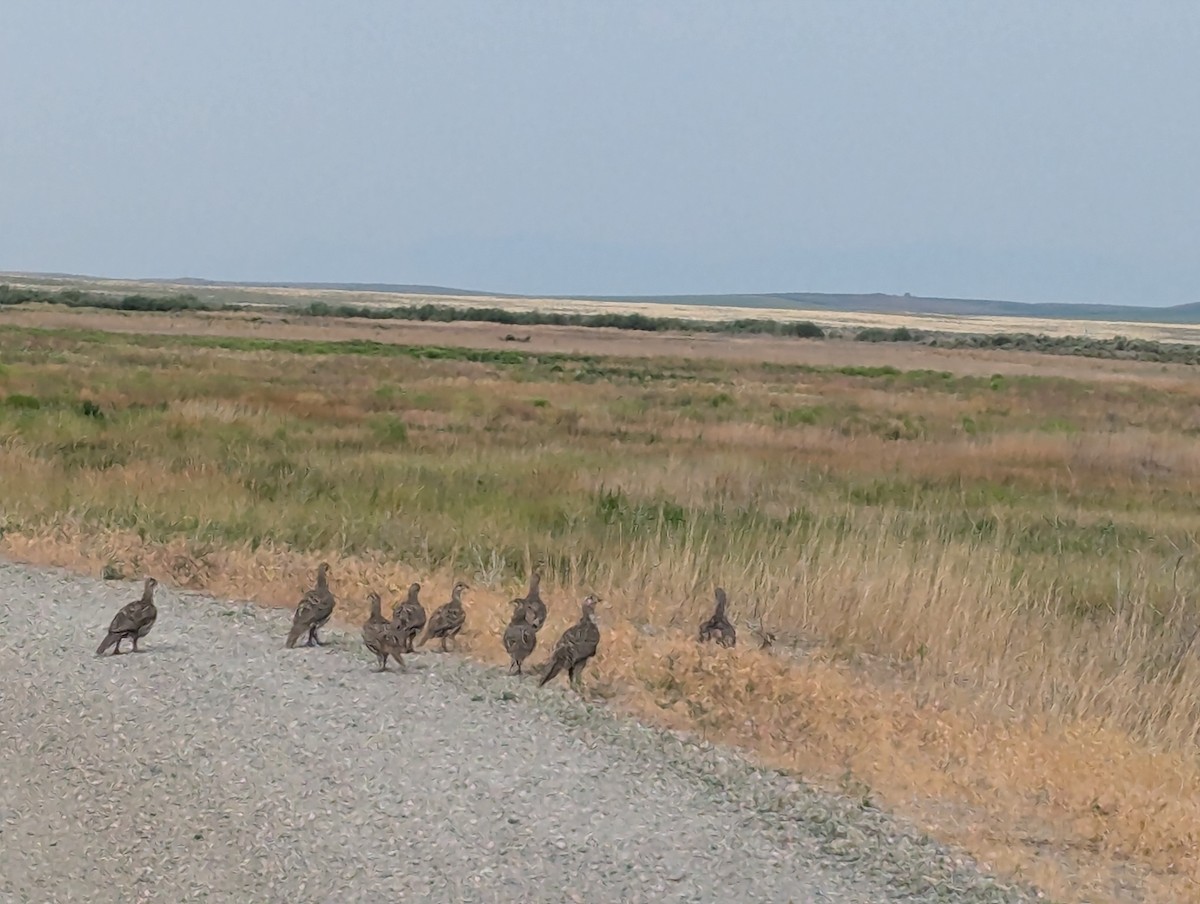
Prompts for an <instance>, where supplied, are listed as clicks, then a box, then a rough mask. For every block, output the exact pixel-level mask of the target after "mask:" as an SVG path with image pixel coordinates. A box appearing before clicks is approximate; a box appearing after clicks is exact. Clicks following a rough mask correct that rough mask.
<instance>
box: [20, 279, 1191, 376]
mask: <svg viewBox="0 0 1200 904" xmlns="http://www.w3.org/2000/svg"><path fill="white" fill-rule="evenodd" d="M20 304H61V305H67V306H69V307H75V308H100V309H108V310H121V311H157V312H169V311H211V312H222V311H225V312H233V311H246V310H251V309H260V310H261V309H263V308H264V307H266V308H269V309H273V310H289V311H290V310H294V309H295V305H294V304H287V303H282V304H280V303H276V304H271V305H263V304H262V303H256V304H254V305H247V304H242V303H237V302H227V301H205V300H201V299H199V298H197V297H196V296H195V295H193V294H189V293H182V294H170V295H146V294H143V293H136V294H131V295H118V294H110V293H104V292H96V291H83V290H80V289H57V290H55V289H44V288H22V287H12V286H7V285H0V308H2V307H3V306H5V305H20ZM299 311H300V313H301V314H302V315H304V316H306V317H312V318H325V317H336V318H348V319H365V320H378V321H388V320H401V321H414V322H429V323H462V322H474V323H499V324H505V325H511V326H537V325H542V326H578V327H594V328H602V327H607V328H610V329H622V330H635V331H639V332H651V333H653V332H668V331H677V332H690V333H712V334H724V335H739V334H741V335H764V336H780V337H792V338H798V339H824V338H847V339H856V340H859V341H862V342H876V343H878V342H900V343H914V344H920V345H927V346H930V347H933V348H952V349H1006V350H1011V351H1029V352H1041V353H1045V354H1053V355H1072V356H1078V357H1086V358H1107V359H1113V360H1130V361H1151V362H1157V363H1164V364H1200V345H1197V344H1195V343H1187V342H1161V341H1157V340H1154V339H1139V338H1133V337H1127V336H1116V337H1090V336H1048V335H1041V334H1035V333H968V332H948V331H944V330H941V331H939V330H929V329H913V328H910V327H908V326H899V327H875V326H868V327H858V328H852V327H840V328H835V329H827V328H824V327H821V326H819V325H818V324H816V323H813V322H811V321H808V320H771V319H767V318H738V319H733V320H712V319H696V318H687V317H661V316H653V315H650V314H642V313H578V314H577V313H564V312H561V311H552V310H535V311H529V310H512V309H507V308H501V307H486V306H464V305H461V304H432V303H423V304H416V305H407V304H395V305H376V306H365V305H355V304H332V303H330V302H327V301H312V302H309V303H307V304H305V305H303V306H302V307H300V308H299ZM506 339H507V341H511V342H521V343H523V342H527V341H529V337H527V336H524V337H518V336H514V335H511V334H509V336H507V337H506Z"/></svg>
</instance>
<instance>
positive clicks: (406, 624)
mask: <svg viewBox="0 0 1200 904" xmlns="http://www.w3.org/2000/svg"><path fill="white" fill-rule="evenodd" d="M420 593H421V585H420V584H419V583H417V582H416V581H413V582H412V583H411V584H409V585H408V598H407V599H405V600H404V602H402V603H400V605H398V606H396V607H395V608H394V609H392V626H393V627H394V628H395V629H396V632H397V633H398V634H399V635H400V638H401V640H403V642H404V652H405V653H411V652H412V651H413V640H415V639H416V636H417V635H418V634H420V633H421V629H422V628H424V627H425V607H424V606H422V605H421V601H420V599H418V597H419V595H420Z"/></svg>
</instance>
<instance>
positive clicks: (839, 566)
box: [0, 328, 1200, 900]
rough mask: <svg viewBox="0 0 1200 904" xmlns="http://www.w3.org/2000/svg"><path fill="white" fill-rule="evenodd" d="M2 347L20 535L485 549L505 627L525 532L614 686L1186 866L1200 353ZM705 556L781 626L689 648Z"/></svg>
mask: <svg viewBox="0 0 1200 904" xmlns="http://www.w3.org/2000/svg"><path fill="white" fill-rule="evenodd" d="M0 354H2V356H3V360H4V362H5V367H4V370H3V371H0V399H2V400H3V404H0V465H2V466H0V523H2V524H3V525H4V534H3V543H4V544H5V548H6V549H7V550H8V551H9V552H10V553H13V554H18V555H22V556H27V557H30V558H35V559H38V560H40V561H59V562H61V563H63V564H74V565H80V564H84V565H87V566H88V567H91V568H93V569H94V570H95V573H97V574H99V573H101V571H102V570H103V572H104V573H105V574H106V575H108V574H111V575H118V574H127V575H129V574H140V573H143V572H144V571H146V570H147V569H149V568H153V569H154V570H155V572H156V573H158V574H160V575H161V576H162V577H163V579H164V581H165V582H167V583H176V584H182V585H186V586H192V587H205V588H208V589H211V590H213V591H215V592H222V591H224V592H231V593H235V594H237V595H239V596H242V597H245V596H251V597H255V598H259V599H263V600H265V601H268V602H279V603H286V602H294V598H295V591H296V589H297V587H298V586H299V585H298V584H297V583H296V582H295V581H294V580H293V578H292V576H293V575H295V576H300V575H303V574H304V570H305V566H304V564H303V563H304V562H305V561H311V559H312V558H314V557H316V556H321V557H327V558H329V559H331V560H333V561H335V562H337V563H338V565H337V567H336V569H335V571H336V573H337V574H339V575H348V576H350V577H349V578H346V580H352V581H353V582H354V585H353V586H354V587H355V588H361V587H362V586H365V585H366V584H367V583H368V582H369V583H370V584H371V585H372V586H377V587H381V588H382V587H384V586H388V585H389V584H391V585H395V586H397V587H402V586H404V585H405V584H406V583H407V581H408V580H411V579H412V578H413V577H415V576H418V575H419V576H420V577H421V579H423V580H424V579H425V578H426V577H427V576H437V579H438V580H441V581H443V582H445V583H446V587H447V588H448V587H449V582H450V581H451V579H452V577H453V576H454V575H458V574H470V575H477V576H479V577H478V578H477V580H479V581H481V582H483V584H482V585H481V587H480V588H479V593H478V594H476V596H475V597H473V605H475V606H476V607H478V608H477V609H475V610H474V612H475V614H474V615H473V616H472V619H473V622H472V623H473V625H475V627H474V628H473V632H474V633H473V634H472V635H469V636H467V637H466V646H468V647H469V648H470V649H471V650H472V651H473V653H474V654H475V655H479V656H481V657H482V658H484V659H485V660H488V661H494V662H498V663H503V664H506V663H507V662H508V659H507V658H506V656H505V654H504V651H503V649H502V647H501V646H500V640H499V631H498V628H499V626H500V625H501V624H503V620H504V619H505V618H506V617H507V614H508V612H507V609H506V607H505V602H506V601H507V599H509V598H511V596H512V593H511V592H509V591H515V590H517V589H518V585H520V584H522V583H523V581H524V579H525V577H526V575H527V573H528V570H529V568H530V566H531V564H532V563H533V562H535V561H538V562H541V563H543V566H544V572H545V574H546V575H547V598H549V599H551V600H552V611H551V619H552V620H554V619H558V622H557V623H556V624H555V625H553V626H552V629H551V630H552V632H553V631H557V630H559V629H560V628H561V627H562V626H563V625H565V624H566V623H568V622H569V621H571V620H573V619H574V617H575V614H576V609H575V606H574V605H573V604H572V603H573V602H576V601H577V600H578V598H580V597H581V596H582V592H583V591H585V589H586V590H596V591H598V592H599V593H601V595H602V596H604V597H605V598H606V599H607V600H610V601H611V602H610V603H609V606H608V609H607V613H606V615H605V618H606V619H608V622H607V624H606V634H605V646H604V648H603V651H602V655H601V656H600V657H598V658H597V659H596V661H595V663H594V664H593V666H594V670H595V674H594V677H593V680H594V681H595V682H596V684H595V687H596V690H597V692H598V693H601V694H603V695H605V696H608V697H612V698H614V699H615V700H616V701H618V702H619V703H620V704H621V705H623V706H625V707H627V708H629V709H631V710H633V711H635V712H638V713H640V714H642V715H644V716H646V717H649V718H655V719H658V720H660V721H664V722H667V723H668V724H672V725H676V726H679V727H686V728H689V729H692V730H699V731H703V732H704V733H705V734H706V735H708V736H711V737H714V738H717V739H722V740H725V741H729V742H732V743H737V744H741V745H744V746H746V747H749V748H751V749H753V750H755V751H757V752H758V753H759V755H761V756H763V757H764V758H766V759H767V760H768V761H770V762H772V763H775V764H777V765H780V766H782V767H784V768H789V769H794V770H798V771H800V772H802V773H803V774H805V775H807V776H810V777H814V778H815V777H823V778H824V779H825V780H826V781H827V782H829V783H831V784H835V785H836V784H838V783H839V782H843V783H844V782H847V781H848V782H851V783H852V784H854V787H856V788H858V787H861V788H867V789H868V790H869V793H870V796H871V797H872V799H875V800H878V801H881V802H883V803H885V804H887V805H888V806H892V807H896V808H898V809H900V810H901V811H902V812H906V813H908V814H909V815H910V816H912V817H913V818H916V819H918V820H921V821H922V822H923V823H924V824H925V825H927V826H928V828H929V829H930V830H931V831H933V832H935V833H936V834H940V835H942V836H944V837H947V838H950V839H951V840H955V841H958V842H960V843H963V844H966V845H967V846H968V847H969V848H971V850H973V851H974V852H975V853H976V855H977V856H980V857H981V858H984V859H986V860H988V861H989V862H991V863H993V864H996V865H999V866H1000V867H1002V868H1009V869H1019V870H1021V871H1022V873H1023V875H1026V876H1027V877H1032V878H1035V879H1037V880H1039V881H1042V882H1044V883H1046V884H1047V885H1048V886H1049V887H1051V888H1059V889H1065V890H1069V891H1071V892H1072V893H1075V892H1078V895H1077V897H1078V898H1079V899H1083V897H1082V896H1083V895H1084V893H1085V892H1086V894H1087V895H1092V897H1089V898H1087V900H1098V899H1101V898H1102V893H1103V891H1104V889H1105V888H1106V887H1108V886H1105V885H1104V884H1103V883H1104V881H1105V877H1106V876H1108V875H1109V874H1108V873H1106V872H1104V869H1105V865H1106V864H1109V863H1111V862H1116V861H1120V862H1122V864H1123V866H1122V867H1121V868H1122V870H1125V871H1127V872H1128V871H1129V870H1134V871H1137V874H1138V875H1139V876H1141V877H1142V878H1143V879H1145V881H1146V882H1147V883H1160V884H1161V886H1162V888H1164V889H1167V890H1171V889H1178V888H1190V887H1191V886H1190V885H1186V884H1174V883H1176V882H1177V881H1178V882H1179V883H1186V882H1190V881H1194V880H1196V879H1197V878H1200V855H1197V853H1196V849H1195V844H1194V839H1195V838H1196V837H1200V800H1198V799H1197V797H1196V795H1195V794H1194V793H1193V792H1191V791H1190V790H1189V791H1187V792H1186V793H1183V794H1181V793H1180V790H1179V789H1181V788H1182V789H1192V788H1195V787H1196V785H1197V782H1198V781H1200V766H1197V760H1196V752H1197V744H1198V743H1200V660H1197V657H1196V653H1195V650H1194V647H1193V644H1194V640H1195V636H1196V635H1195V625H1196V624H1197V623H1198V622H1200V606H1198V605H1197V603H1196V601H1195V600H1194V599H1193V598H1192V595H1191V592H1190V591H1191V588H1192V587H1194V586H1195V585H1196V583H1197V579H1200V557H1198V556H1197V555H1196V550H1195V546H1194V542H1195V537H1196V536H1197V534H1198V533H1200V515H1198V514H1197V506H1196V504H1195V503H1196V500H1195V490H1196V487H1197V481H1200V462H1198V460H1197V458H1196V456H1195V454H1194V448H1193V447H1194V442H1195V440H1194V437H1195V435H1196V433H1197V431H1198V430H1200V427H1198V426H1197V423H1196V411H1197V410H1200V385H1198V384H1196V383H1195V382H1194V381H1174V382H1171V383H1155V382H1152V381H1143V380H1139V379H1137V378H1136V377H1132V376H1126V377H1122V378H1121V379H1105V380H1095V381H1092V380H1087V379H1067V378H1063V377H1059V376H1054V377H1047V376H1041V375H1036V374H1034V375H1022V376H1002V375H995V376H991V375H958V374H954V373H950V372H948V371H944V370H940V369H932V368H929V369H913V370H904V369H900V368H897V367H893V366H884V365H880V366H861V365H831V366H796V365H781V364H735V363H729V362H718V361H707V360H679V359H672V360H656V359H632V358H630V359H620V358H604V357H600V356H594V355H566V354H537V353H533V352H527V351H525V350H522V351H520V352H517V351H512V350H503V351H492V350H486V349H450V348H435V347H420V348H411V347H405V346H398V345H389V344H383V343H368V342H361V341H353V342H332V341H326V342H306V341H299V340H286V341H284V340H270V339H250V338H228V337H212V336H171V337H167V336H138V335H129V336H125V335H116V334H108V333H103V332H88V331H57V332H56V331H50V330H31V329H15V328H4V329H0ZM963 354H967V353H966V352H964V353H963ZM1081 373H1083V371H1081ZM489 582H490V585H491V586H490V590H489V586H488V583H489ZM718 583H720V584H723V585H724V586H725V587H726V588H727V589H728V590H729V592H730V603H731V607H730V611H731V615H733V617H734V619H735V621H736V620H741V622H742V623H743V624H744V623H745V622H746V621H747V620H755V621H761V622H762V623H763V625H764V626H765V628H767V629H769V630H770V631H771V632H772V633H774V634H775V636H776V638H777V639H776V644H775V647H774V649H775V650H777V651H779V653H778V655H776V654H773V653H768V652H757V651H753V650H749V649H747V650H742V649H740V648H739V650H737V651H732V652H730V653H729V654H728V655H725V656H722V657H714V656H713V655H712V654H711V653H710V652H703V651H699V650H697V649H696V648H695V645H694V644H693V643H692V642H691V635H692V633H693V632H694V627H695V624H697V623H698V622H699V620H700V619H701V618H702V617H703V616H704V615H706V614H707V613H708V611H709V610H710V607H711V599H712V588H713V587H714V586H715V585H716V584H718ZM347 589H349V588H347ZM352 598H354V599H356V600H360V599H361V593H359V592H358V590H357V589H356V590H355V594H354V595H353V596H352ZM568 601H572V602H571V603H569V602H568ZM347 614H348V616H349V617H350V618H355V617H359V615H361V613H354V612H353V610H352V609H351V610H349V611H348V613H347ZM493 628H496V629H497V630H492V629H493ZM747 636H749V632H747ZM591 668H592V666H590V667H589V669H591ZM926 803H927V804H928V806H925V804H926ZM962 808H967V809H969V810H970V812H971V813H972V814H973V815H972V816H971V818H970V819H960V818H958V817H957V816H955V815H948V814H955V813H958V812H960V811H961V810H962ZM1031 825H1037V826H1038V832H1037V834H1036V837H1034V836H1032V835H1031V833H1030V830H1029V827H1030V826H1031ZM971 826H979V827H980V828H976V829H972V828H971ZM1147 887H1150V886H1149V885H1147ZM1109 888H1110V890H1111V887H1109ZM1164 900H1169V898H1164Z"/></svg>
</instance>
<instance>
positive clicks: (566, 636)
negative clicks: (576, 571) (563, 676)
mask: <svg viewBox="0 0 1200 904" xmlns="http://www.w3.org/2000/svg"><path fill="white" fill-rule="evenodd" d="M598 602H600V598H599V597H597V596H588V597H587V598H586V599H585V600H584V601H583V614H582V615H580V616H579V621H577V622H576V623H575V624H573V625H571V627H569V628H567V630H565V631H563V634H562V637H560V638H559V639H558V643H557V644H555V645H554V652H553V653H551V654H550V667H549V668H548V669H546V674H545V675H543V676H542V680H541V681H539V682H538V687H541V686H542V685H544V684H546V683H547V682H548V681H550V679H551V678H553V677H554V676H555V675H557V674H558V673H559V672H561V671H562V670H563V669H566V670H567V676H568V678H569V679H570V682H571V684H572V685H573V686H574V687H575V689H576V690H579V679H580V677H581V676H582V674H583V667H584V666H585V665H587V661H588V660H589V659H591V658H592V657H593V656H595V655H596V648H597V647H598V646H599V645H600V629H599V628H597V627H596V622H595V620H594V619H593V616H594V615H595V612H596V603H598ZM581 693H582V692H581Z"/></svg>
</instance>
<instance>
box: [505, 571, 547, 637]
mask: <svg viewBox="0 0 1200 904" xmlns="http://www.w3.org/2000/svg"><path fill="white" fill-rule="evenodd" d="M541 586H542V576H541V575H540V574H538V573H537V572H536V571H535V572H534V573H533V574H531V575H530V576H529V592H528V593H526V594H525V595H524V596H519V597H517V598H516V599H515V600H513V601H512V604H513V605H514V606H515V605H518V604H519V605H521V606H522V607H523V608H524V609H525V622H526V624H528V625H531V626H532V627H533V630H534V631H540V630H541V628H542V625H544V624H545V623H546V604H545V603H544V602H542V594H541Z"/></svg>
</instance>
